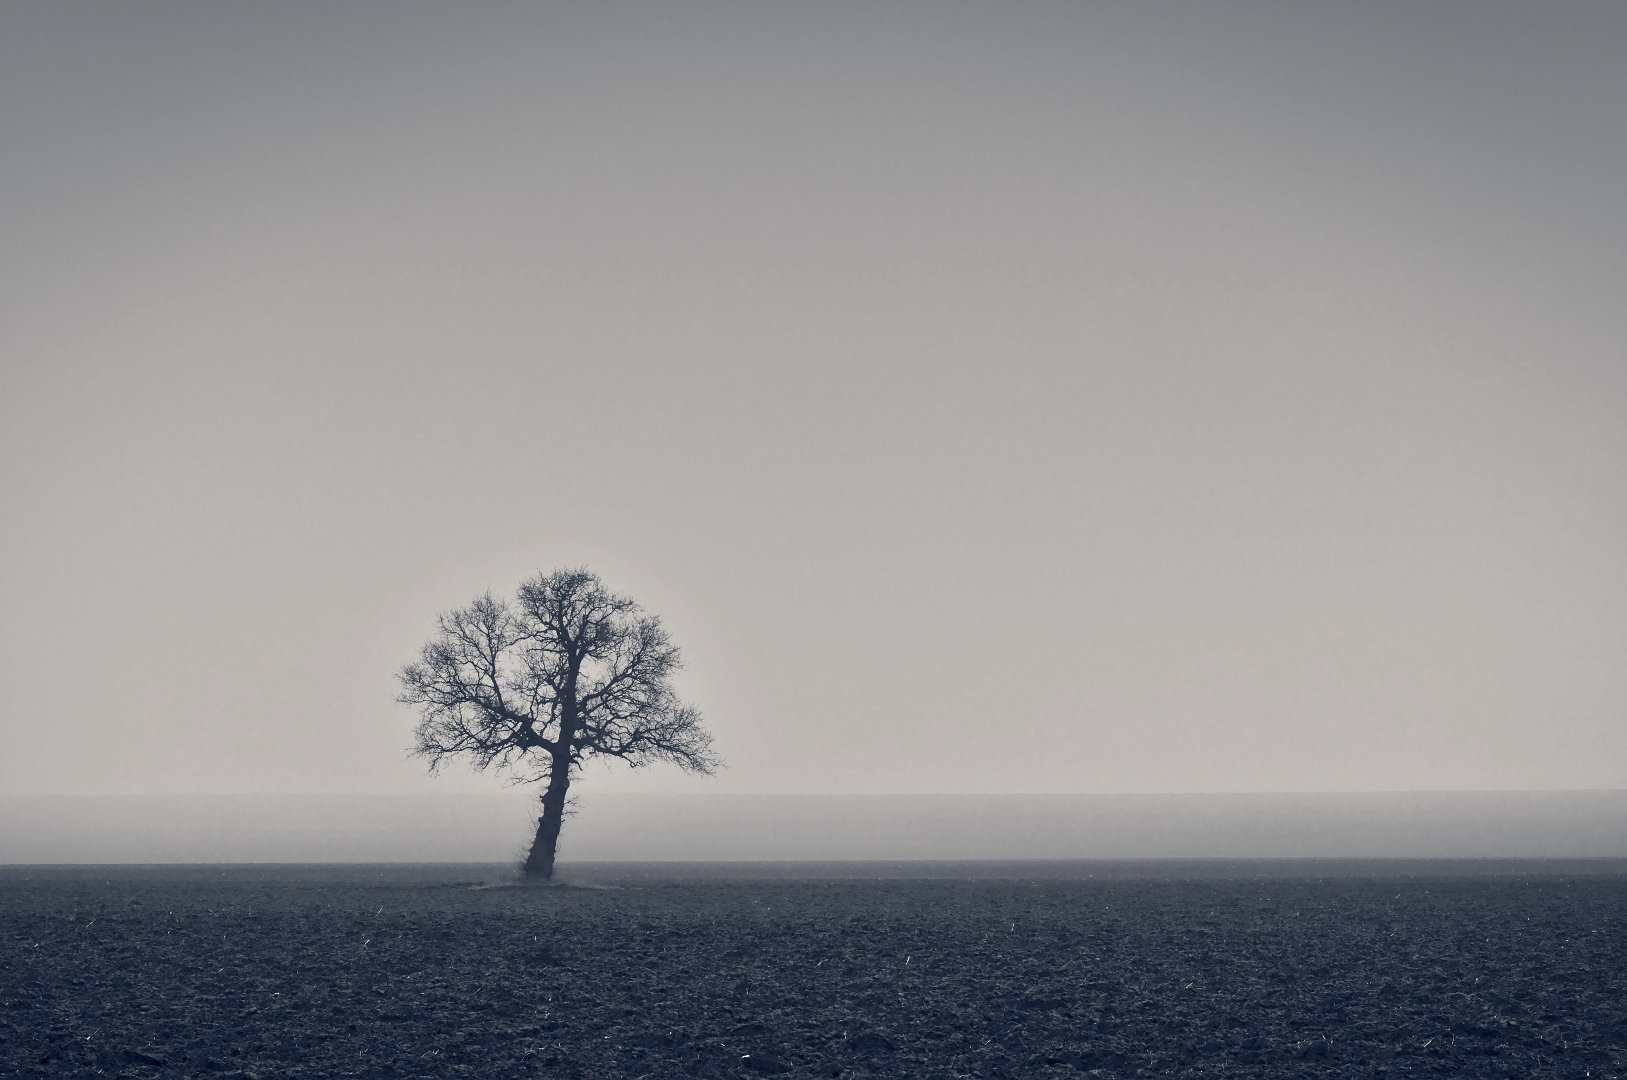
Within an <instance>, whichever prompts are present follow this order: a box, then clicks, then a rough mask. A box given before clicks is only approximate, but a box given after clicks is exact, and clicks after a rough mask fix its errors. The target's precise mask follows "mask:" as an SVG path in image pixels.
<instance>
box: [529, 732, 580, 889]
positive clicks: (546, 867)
mask: <svg viewBox="0 0 1627 1080" xmlns="http://www.w3.org/2000/svg"><path fill="white" fill-rule="evenodd" d="M570 786H571V767H570V762H569V761H565V762H559V761H556V762H555V763H554V768H553V771H552V774H551V775H550V776H549V777H548V790H547V791H544V792H543V793H542V816H541V817H539V818H538V819H537V835H536V836H535V837H534V838H533V839H532V841H531V851H530V853H529V854H527V855H526V857H525V870H524V874H525V876H526V877H528V878H542V879H547V878H551V877H553V876H554V855H555V854H556V853H557V852H558V851H559V827H560V826H561V825H562V824H564V822H565V792H566V789H568V788H569V787H570Z"/></svg>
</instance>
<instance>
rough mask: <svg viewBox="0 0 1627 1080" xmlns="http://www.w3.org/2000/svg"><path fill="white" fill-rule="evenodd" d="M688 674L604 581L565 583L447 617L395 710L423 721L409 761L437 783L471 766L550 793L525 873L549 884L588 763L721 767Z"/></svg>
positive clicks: (480, 602)
mask: <svg viewBox="0 0 1627 1080" xmlns="http://www.w3.org/2000/svg"><path fill="white" fill-rule="evenodd" d="M679 667H680V663H679V655H678V647H677V646H676V645H674V644H673V643H672V639H671V638H670V637H669V636H668V634H667V631H666V628H665V627H663V626H662V625H661V619H660V618H659V617H658V616H655V615H647V614H645V613H644V612H643V610H642V609H640V608H639V606H638V605H637V604H635V603H634V602H633V601H632V600H630V599H628V598H627V597H625V596H617V595H615V594H613V593H611V592H609V591H607V590H606V589H605V587H604V584H603V583H602V582H601V581H600V580H599V578H598V576H597V575H596V574H593V573H591V572H589V571H587V570H580V569H578V570H559V571H556V572H554V573H552V574H539V575H538V576H537V577H535V578H532V579H531V580H529V581H525V582H523V583H521V585H520V587H519V590H518V592H517V593H516V596H515V600H514V602H513V603H510V602H508V601H507V600H503V599H498V598H494V597H493V596H492V595H491V593H489V592H488V593H486V594H485V595H484V596H480V597H478V598H476V599H475V601H474V602H473V603H471V604H470V605H469V606H468V607H466V608H458V609H455V610H452V611H448V612H445V613H444V614H442V615H441V616H440V617H439V618H438V619H437V620H436V632H435V636H434V637H433V638H431V639H430V641H429V643H428V644H426V645H425V646H424V648H423V650H422V652H421V653H420V654H419V657H418V660H417V661H416V662H414V663H411V664H408V665H407V666H406V667H404V668H402V669H401V672H400V673H399V675H398V676H397V677H398V678H399V679H400V682H401V696H400V698H399V699H398V700H400V701H401V703H402V704H404V705H411V706H414V707H416V708H417V709H418V711H419V720H418V727H417V729H416V731H415V732H414V735H415V741H414V746H413V752H414V753H415V754H417V755H418V756H420V757H423V758H426V759H427V760H428V761H429V768H430V772H432V773H433V772H435V771H436V770H438V769H439V768H440V766H441V765H443V764H445V763H446V762H447V761H448V760H451V759H458V758H462V759H465V760H467V761H468V762H469V763H470V764H471V765H472V766H473V767H474V768H476V769H480V770H484V769H489V768H493V767H496V768H497V769H498V770H499V771H501V772H506V773H508V774H509V775H511V776H513V777H514V778H515V779H516V780H519V781H521V782H524V783H540V784H543V785H544V787H543V792H542V795H541V796H540V798H541V802H542V814H541V816H540V817H538V819H537V832H536V836H535V838H534V839H533V840H532V843H531V850H530V852H529V853H528V854H527V856H526V860H525V869H524V872H525V874H526V876H527V877H540V878H548V877H552V876H553V871H554V855H555V853H556V852H557V851H558V849H559V828H560V825H561V823H562V822H563V820H564V815H565V799H566V794H567V792H568V791H569V790H570V785H571V780H572V776H573V774H574V773H575V771H576V769H577V767H578V766H579V765H580V764H581V763H582V762H583V761H586V760H587V759H589V758H592V757H595V756H603V757H613V758H620V759H622V760H623V761H625V762H627V763H628V764H629V765H631V766H633V767H635V768H637V767H639V766H643V765H648V764H650V763H651V762H656V761H669V762H672V763H673V764H675V765H677V766H679V767H680V768H682V769H686V770H688V771H690V772H696V773H703V774H710V773H711V772H712V771H713V770H714V769H716V768H717V767H718V766H719V764H720V762H719V760H718V758H717V757H716V756H715V755H714V754H713V753H712V736H711V735H710V734H709V733H708V732H707V731H706V729H705V728H703V727H702V726H701V718H700V714H699V713H697V712H696V711H695V710H694V709H693V708H691V707H689V706H688V705H686V704H684V703H683V702H682V701H680V700H678V696H677V694H676V692H675V691H674V690H673V688H672V683H671V678H672V675H673V674H674V673H675V672H676V671H677V670H678V669H679Z"/></svg>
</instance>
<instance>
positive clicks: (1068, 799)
mask: <svg viewBox="0 0 1627 1080" xmlns="http://www.w3.org/2000/svg"><path fill="white" fill-rule="evenodd" d="M530 816H531V809H530V797H529V794H528V793H526V792H523V791H518V790H516V791H509V792H503V793H498V794H493V795H202V796H178V795H142V796H68V795H54V796H0V863H170V862H197V863H213V862H484V863H490V862H503V861H506V860H508V859H510V858H511V857H513V856H514V854H515V853H516V851H517V850H518V849H519V848H520V846H521V845H522V844H523V843H524V841H525V839H526V837H527V836H528V827H529V826H528V819H529V817H530ZM1624 857H1627V791H1614V790H1607V791H1503V792H1395V793H1390V792H1385V793H1346V794H1304V793H1300V794H1237V795H1230V794H1228V795H610V794H605V795H593V794H588V795H585V796H583V798H582V800H581V806H580V812H579V813H578V814H577V815H576V816H575V817H573V818H571V819H570V820H569V822H568V823H567V825H566V832H565V837H564V846H563V855H562V858H563V859H564V860H565V861H567V862H569V861H576V860H656V861H688V860H697V861H717V860H736V859H739V860H782V859H783V860H826V859H829V860H864V859H887V860H900V859H937V860H944V859H950V860H959V859H1193V858H1199V859H1204V858H1213V859H1271V858H1566V859H1576V858H1624Z"/></svg>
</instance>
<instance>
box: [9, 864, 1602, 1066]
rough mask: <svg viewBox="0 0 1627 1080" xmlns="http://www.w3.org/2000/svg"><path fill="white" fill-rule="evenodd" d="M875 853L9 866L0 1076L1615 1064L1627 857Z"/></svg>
mask: <svg viewBox="0 0 1627 1080" xmlns="http://www.w3.org/2000/svg"><path fill="white" fill-rule="evenodd" d="M895 869H896V873H894V874H893V876H886V875H888V874H889V871H888V870H887V869H886V868H875V867H871V868H851V867H850V868H847V869H843V868H832V867H823V868H821V867H817V866H810V865H808V864H802V865H801V866H797V865H794V864H793V865H789V866H782V867H756V868H750V867H746V868H733V869H731V868H727V867H723V868H719V867H713V868H711V869H706V868H693V867H691V868H684V867H678V866H667V867H662V866H649V865H646V866H642V867H639V866H615V865H603V866H598V867H592V866H588V867H580V868H575V869H572V868H565V874H566V875H567V876H568V877H570V878H571V879H572V880H573V881H575V882H576V887H566V888H552V887H543V888H534V887H503V886H502V885H501V870H500V869H499V868H494V867H478V866H476V867H469V866H465V867H455V866H454V867H446V866H418V867H413V866H392V867H231V868H218V867H153V868H136V867H80V868H71V867H57V868H42V867H22V866H13V867H0V1075H3V1076H40V1077H46V1076H49V1077H57V1076H68V1077H72V1076H90V1075H103V1076H130V1077H158V1076H187V1075H214V1076H221V1077H230V1076H236V1077H246V1076H249V1075H251V1074H252V1075H255V1076H259V1077H263V1078H266V1080H270V1078H272V1077H318V1076H357V1077H412V1076H423V1077H443V1076H470V1077H477V1076H478V1077H519V1076H525V1077H549V1078H554V1077H560V1078H563V1077H618V1076H628V1077H638V1076H649V1077H672V1076H703V1077H705V1076H717V1077H730V1076H744V1077H750V1076H758V1075H765V1074H767V1075H773V1074H782V1075H787V1076H824V1077H866V1076H874V1077H881V1076H911V1077H916V1076H920V1077H932V1076H943V1077H958V1076H968V1077H971V1076H976V1077H1024V1078H1026V1077H1046V1076H1053V1077H1077V1076H1101V1077H1120V1076H1124V1077H1128V1076H1137V1075H1141V1076H1157V1077H1175V1076H1194V1077H1196V1076H1209V1077H1219V1076H1266V1077H1278V1076H1304V1077H1313V1076H1315V1077H1320V1076H1361V1077H1367V1076H1394V1077H1420V1076H1429V1077H1495V1076H1508V1077H1542V1076H1553V1077H1585V1076H1592V1077H1612V1076H1622V1075H1624V1074H1627V871H1624V868H1623V866H1622V864H1620V863H1610V864H1596V865H1593V864H1573V865H1568V866H1547V867H1540V866H1539V867H1529V866H1528V867H1521V866H1513V865H1509V866H1502V867H1497V866H1479V865H1471V864H1458V865H1455V866H1454V865H1452V864H1442V865H1437V866H1430V865H1427V864H1420V865H1414V866H1410V867H1409V866H1401V867H1399V868H1398V867H1397V866H1393V865H1376V864H1375V865H1365V864H1329V865H1325V866H1324V865H1319V864H1309V863H1307V864H1282V865H1275V866H1274V865H1271V864H1260V865H1247V864H1227V865H1221V864H1215V865H1208V866H1205V865H1204V864H1184V865H1181V864H1147V865H1138V864H1120V865H1117V866H1113V865H1102V866H1097V867H1094V868H1092V867H1090V866H1088V865H1079V864H1067V865H1064V866H1060V867H1059V866H1056V865H1047V864H1034V865H1033V866H1028V867H1024V866H1021V865H1013V866H1000V865H999V864H982V865H981V866H966V867H955V866H948V865H939V866H936V867H927V868H922V867H915V868H902V869H898V868H895ZM493 885H495V886H496V887H492V886H493Z"/></svg>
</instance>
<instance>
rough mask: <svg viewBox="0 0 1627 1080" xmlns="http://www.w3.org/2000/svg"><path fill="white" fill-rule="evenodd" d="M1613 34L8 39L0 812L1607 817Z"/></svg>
mask: <svg viewBox="0 0 1627 1080" xmlns="http://www.w3.org/2000/svg"><path fill="white" fill-rule="evenodd" d="M1624 53H1627V4H1621V3H1619V2H1616V0H1600V2H1598V3H1595V4H1566V3H1545V4H1541V5H1535V4H1529V3H1524V2H1508V3H1496V2H1480V0H1476V2H1472V3H1471V2H1463V3H1448V2H1436V3H1430V4H1412V3H1382V2H1371V3H1368V2H1363V3H1355V2H1352V3H1343V4H1333V3H1306V2H1301V0H1293V2H1286V0H1285V2H1281V3H1271V2H1255V0H1247V2H1244V0H1238V2H1226V3H1215V2H1210V0H1194V2H1191V3H1182V4H1171V3H1155V2H1137V3H1134V4H1112V5H1108V4H1099V5H1098V4H1087V3H1062V2H1055V3H1020V2H1016V3H1014V2H1001V3H983V4H964V3H880V4H877V3H835V2H819V3H802V4H791V3H771V2H755V3H671V2H666V0H663V2H660V3H651V4H644V5H629V4H615V3H592V4H586V3H584V4H574V5H557V6H550V5H544V4H513V5H510V4H502V5H483V4H478V3H458V4H443V5H439V6H437V7H429V6H417V5H412V4H406V3H397V2H391V3H342V4H303V3H278V4H213V3H197V4H176V3H157V2H152V3H146V2H130V3H120V4H99V5H77V4H72V3H37V4H36V3H16V2H13V3H9V4H6V5H5V7H4V8H3V10H0V139H3V146H4V163H3V164H0V364H3V369H0V513H3V515H4V517H3V523H0V530H3V531H0V544H3V550H0V555H3V558H0V657H3V671H0V747H3V750H0V789H4V790H5V791H7V792H11V793H28V792H239V791H241V792H318V791H398V792H413V791H427V790H437V791H458V790H469V791H474V790H488V789H489V788H490V787H491V786H492V785H493V781H491V780H489V779H486V778H479V777H473V776H469V775H467V774H461V773H452V774H448V775H446V776H444V777H442V778H440V779H436V780H430V779H429V778H427V777H426V776H424V775H423V769H422V767H421V765H420V764H419V763H418V762H415V761H412V760H409V759H407V758H406V757H405V755H404V752H405V748H406V746H407V744H408V742H409V738H410V730H411V726H412V722H413V717H412V715H411V714H410V713H409V712H408V711H407V710H406V709H404V708H402V707H400V706H398V705H396V704H395V703H394V701H393V697H394V694H395V692H396V691H395V684H394V678H393V676H394V672H395V671H396V669H397V668H398V667H399V666H400V665H401V664H402V663H403V662H405V661H406V660H408V659H410V658H411V657H412V655H413V653H414V651H415V650H416V648H417V647H418V645H419V644H421V642H422V641H423V640H424V639H425V637H426V636H427V635H428V633H429V631H430V629H431V626H432V620H433V617H434V615H435V613H436V612H437V611H439V610H441V609H443V608H446V607H450V606H453V605H457V604H462V603H465V602H467V601H468V600H469V598H470V597H472V596H473V595H474V594H476V593H478V592H480V591H482V590H484V589H486V588H487V587H490V588H492V589H494V590H497V591H508V590H511V589H512V588H513V586H514V585H515V583H517V582H518V581H519V580H520V579H521V578H523V577H525V576H528V575H530V574H532V573H535V572H536V571H538V570H539V569H552V568H555V567H559V566H567V565H577V564H588V565H590V566H592V567H593V568H594V569H596V570H598V571H599V572H600V573H601V574H602V575H603V576H604V578H605V579H606V581H607V582H608V583H609V584H610V585H611V586H612V587H613V588H616V589H618V590H620V591H625V592H628V593H631V594H632V595H634V596H635V597H636V598H638V599H640V600H641V601H642V602H644V603H645V604H646V605H647V606H649V607H650V608H653V609H654V610H657V611H659V612H660V613H662V614H663V616H664V617H665V618H666V620H667V622H668V624H669V626H670V627H671V629H672V631H673V633H674V636H675V637H676V639H677V640H678V642H679V643H680V644H681V645H682V646H683V647H684V650H685V654H686V657H687V659H688V661H689V665H690V667H689V670H688V671H687V672H686V673H685V675H684V680H683V686H684V689H685V690H686V692H687V694H688V695H689V696H690V697H691V698H692V700H693V701H694V702H695V703H696V704H697V705H699V706H700V707H701V708H702V709H703V710H704V711H705V713H706V715H707V717H708V719H709V723H710V726H711V727H712V729H713V731H714V732H715V734H716V736H717V745H718V749H719V750H720V752H721V753H722V754H723V756H724V757H725V758H726V759H727V761H728V763H729V768H728V769H727V770H726V771H725V772H724V773H723V774H721V775H720V776H719V777H718V778H717V779H715V780H712V781H695V780H690V779H687V778H683V777H681V776H678V775H676V774H674V773H671V772H660V771H651V772H649V773H645V774H638V775H629V774H626V773H622V772H615V773H612V772H609V771H600V770H594V771H593V772H591V773H590V774H589V776H588V778H587V782H588V783H589V784H591V785H592V786H593V788H594V789H595V790H600V791H633V790H638V791H658V790H659V791H685V790H691V789H705V790H713V791H720V792H725V791H734V792H966V791H974V792H999V791H1012V792H1124V791H1131V792H1161V791H1175V792H1178V791H1279V790H1393V789H1416V788H1445V789H1460V788H1549V787H1565V788H1585V787H1627V346H1624V342H1627V303H1624V300H1623V297H1624V296H1627V213H1623V211H1622V196H1623V193H1624V192H1627V107H1624V103H1627V64H1623V63H1622V60H1621V58H1622V56H1623V55H1624Z"/></svg>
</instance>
